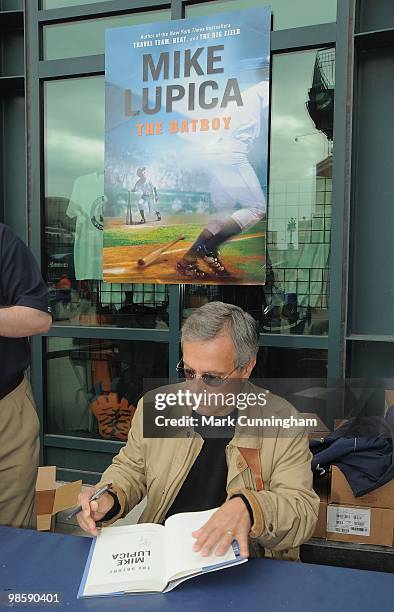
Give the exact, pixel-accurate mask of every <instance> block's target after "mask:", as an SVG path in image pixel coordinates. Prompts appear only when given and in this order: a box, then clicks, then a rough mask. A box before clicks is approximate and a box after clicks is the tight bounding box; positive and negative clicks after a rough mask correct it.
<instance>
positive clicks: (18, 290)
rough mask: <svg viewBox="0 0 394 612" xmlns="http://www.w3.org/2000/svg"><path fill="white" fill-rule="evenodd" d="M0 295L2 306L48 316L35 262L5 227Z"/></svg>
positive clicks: (43, 289) (0, 259) (45, 297)
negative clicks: (14, 307) (24, 309)
mask: <svg viewBox="0 0 394 612" xmlns="http://www.w3.org/2000/svg"><path fill="white" fill-rule="evenodd" d="M0 294H1V296H2V302H3V305H5V306H27V307H29V308H35V309H36V310H42V311H43V312H48V313H50V309H49V305H48V290H47V288H46V285H45V283H44V281H43V278H42V276H41V272H40V270H39V267H38V265H37V262H36V260H35V259H34V256H33V254H32V253H31V252H30V251H29V249H28V248H27V246H26V245H25V243H24V242H22V240H20V239H19V238H18V237H17V236H15V234H14V233H13V232H12V231H11V230H10V229H9V228H8V227H5V228H4V232H3V240H2V242H1V252H0Z"/></svg>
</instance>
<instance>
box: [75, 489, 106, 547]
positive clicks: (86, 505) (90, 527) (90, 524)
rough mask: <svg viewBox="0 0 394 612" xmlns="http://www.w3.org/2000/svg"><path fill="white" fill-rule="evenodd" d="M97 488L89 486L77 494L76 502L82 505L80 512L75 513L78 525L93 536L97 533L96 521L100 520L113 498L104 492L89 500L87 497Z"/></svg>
mask: <svg viewBox="0 0 394 612" xmlns="http://www.w3.org/2000/svg"><path fill="white" fill-rule="evenodd" d="M97 490H98V489H96V488H94V487H89V489H86V491H83V492H82V493H80V494H79V495H78V503H79V505H81V506H82V510H81V512H79V513H78V514H77V521H78V525H79V526H80V528H81V529H83V530H84V531H86V532H87V533H89V534H90V535H93V536H96V535H98V529H97V527H96V521H101V519H102V518H103V517H104V516H105V515H106V514H107V512H109V510H111V508H112V506H113V505H114V498H113V497H112V495H110V494H109V493H104V494H103V495H102V496H101V497H99V498H98V499H97V500H95V501H91V502H89V499H90V498H91V496H92V495H93V493H95V491H97Z"/></svg>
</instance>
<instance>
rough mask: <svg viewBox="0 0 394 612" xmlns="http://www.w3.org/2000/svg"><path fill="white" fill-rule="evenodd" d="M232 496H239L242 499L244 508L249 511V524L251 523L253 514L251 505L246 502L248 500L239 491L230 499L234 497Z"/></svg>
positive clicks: (252, 522)
mask: <svg viewBox="0 0 394 612" xmlns="http://www.w3.org/2000/svg"><path fill="white" fill-rule="evenodd" d="M234 497H240V498H241V499H242V501H243V503H244V504H245V506H246V508H247V510H248V512H249V518H250V524H251V525H253V524H254V516H253V510H252V506H251V505H250V503H249V502H248V500H247V498H246V497H245V495H242V494H241V493H236V494H235V495H232V496H231V498H230V499H234Z"/></svg>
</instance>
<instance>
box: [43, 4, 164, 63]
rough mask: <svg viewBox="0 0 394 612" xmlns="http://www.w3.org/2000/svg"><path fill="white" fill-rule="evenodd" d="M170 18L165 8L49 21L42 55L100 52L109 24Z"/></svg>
mask: <svg viewBox="0 0 394 612" xmlns="http://www.w3.org/2000/svg"><path fill="white" fill-rule="evenodd" d="M169 19H171V13H170V11H168V10H163V11H150V12H146V13H133V14H132V15H119V16H118V17H102V18H100V19H84V20H81V21H72V22H69V23H56V24H54V25H47V26H44V28H43V54H44V57H43V59H45V60H53V59H64V58H66V57H81V56H84V55H99V54H100V53H104V50H105V30H106V29H107V28H117V27H123V26H128V25H136V24H139V23H151V22H155V21H165V20H169Z"/></svg>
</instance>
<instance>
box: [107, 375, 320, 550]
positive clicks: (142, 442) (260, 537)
mask: <svg viewBox="0 0 394 612" xmlns="http://www.w3.org/2000/svg"><path fill="white" fill-rule="evenodd" d="M247 386H248V388H249V390H250V391H252V392H253V390H254V391H256V387H254V386H253V385H252V384H251V383H249V382H248V383H247ZM172 388H175V386H174V387H172ZM172 388H171V387H167V388H166V391H168V390H170V389H172ZM176 388H179V385H177V386H176ZM259 391H261V389H259ZM260 411H263V412H264V415H265V416H268V415H271V414H274V415H275V416H277V417H281V418H287V417H289V416H290V415H294V416H297V411H296V410H295V409H294V408H293V406H292V405H291V404H289V403H288V402H287V401H286V400H285V399H283V398H281V397H279V396H276V395H273V394H269V395H268V403H267V406H266V407H264V408H260ZM259 416H261V412H260V413H259ZM254 433H255V432H254ZM203 443H204V441H203V439H202V438H201V436H200V435H199V434H198V433H196V432H194V430H193V429H192V428H190V429H187V428H184V429H183V430H182V434H181V435H180V436H177V437H174V438H144V436H143V402H142V400H140V402H139V403H138V407H137V410H136V413H135V416H134V418H133V421H132V427H131V429H130V432H129V436H128V440H127V444H126V445H125V446H124V447H123V448H122V449H121V451H120V452H119V454H118V455H117V456H116V457H114V458H113V461H112V465H110V466H109V467H108V469H107V470H105V472H104V473H103V475H102V478H101V480H100V483H99V486H102V485H104V484H106V483H112V484H113V487H112V488H113V490H114V491H116V493H117V496H118V498H119V502H120V506H121V510H120V512H119V513H118V514H117V516H115V517H114V518H113V519H112V520H110V521H107V522H106V523H103V525H104V526H106V525H109V524H111V523H113V522H114V521H116V520H117V519H119V518H121V517H123V516H124V515H125V514H127V513H128V512H130V510H131V509H132V508H133V507H134V506H135V505H137V504H138V503H139V502H140V501H141V500H142V499H143V498H144V497H145V496H147V505H146V508H145V510H144V512H143V514H142V515H141V518H140V520H139V522H140V523H147V522H150V523H161V522H163V520H164V518H165V516H166V513H167V511H168V510H169V508H170V506H171V504H172V503H173V501H174V499H175V497H176V495H177V493H178V491H179V489H180V488H181V486H182V484H183V482H184V480H185V478H186V476H187V474H188V473H189V470H190V469H191V467H192V465H193V463H194V461H195V460H196V458H197V456H198V454H199V452H200V450H201V448H202V446H203ZM239 448H242V449H245V448H251V449H259V457H260V465H261V475H262V478H263V483H264V489H263V490H258V489H261V486H258V484H259V483H258V482H257V483H256V480H258V479H256V476H255V473H254V471H253V470H251V469H250V468H249V467H248V463H247V461H246V460H245V459H244V456H243V455H242V453H241V452H240V450H239ZM226 459H227V465H228V477H227V494H228V496H231V495H232V494H234V493H235V492H237V493H242V494H243V495H245V496H246V497H247V499H248V501H249V503H250V505H251V507H252V510H253V516H254V524H253V525H252V529H251V531H250V548H251V554H252V555H253V554H254V555H261V554H264V550H263V551H262V549H261V547H263V549H265V554H266V556H272V557H274V558H280V559H298V558H299V549H298V547H299V545H300V544H302V543H303V542H305V541H307V540H308V539H309V538H310V537H311V536H312V534H313V531H314V528H315V524H316V520H317V515H318V509H319V498H318V496H317V495H316V493H315V492H314V491H313V489H312V471H311V453H310V451H309V447H308V439H307V436H305V435H304V433H300V432H294V431H293V430H291V429H288V430H285V431H283V430H281V431H280V429H279V428H270V431H269V433H267V432H266V429H264V428H260V429H259V432H258V435H254V436H253V437H251V436H246V435H245V433H244V432H240V428H239V427H238V426H237V427H236V430H235V435H234V437H233V439H232V440H231V441H230V443H229V444H228V445H227V447H226ZM259 467H260V466H259ZM269 551H270V552H269Z"/></svg>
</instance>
